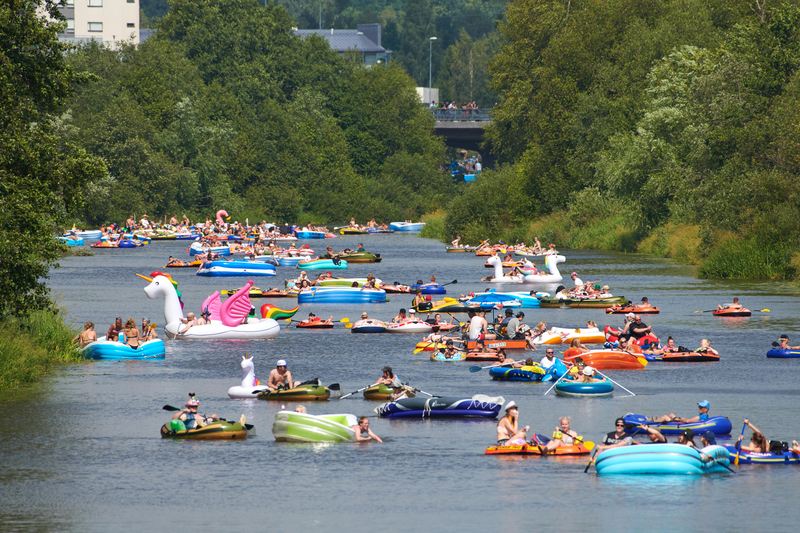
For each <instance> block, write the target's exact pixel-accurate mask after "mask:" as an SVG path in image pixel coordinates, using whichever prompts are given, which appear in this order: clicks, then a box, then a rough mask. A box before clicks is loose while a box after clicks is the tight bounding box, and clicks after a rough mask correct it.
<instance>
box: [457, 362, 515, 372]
mask: <svg viewBox="0 0 800 533" xmlns="http://www.w3.org/2000/svg"><path fill="white" fill-rule="evenodd" d="M515 362H516V361H515ZM513 364H514V363H512V362H510V361H509V362H507V363H503V364H502V365H489V366H471V367H469V371H470V372H473V373H474V372H480V371H481V370H486V369H487V368H495V367H497V368H500V367H503V366H508V365H513Z"/></svg>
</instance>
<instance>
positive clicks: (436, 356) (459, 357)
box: [431, 346, 467, 363]
mask: <svg viewBox="0 0 800 533" xmlns="http://www.w3.org/2000/svg"><path fill="white" fill-rule="evenodd" d="M442 348H444V346H442ZM466 358H467V354H466V353H465V352H456V353H454V354H453V355H452V356H451V357H445V355H444V351H442V350H436V351H433V352H431V361H442V362H445V363H455V362H458V361H464V360H466Z"/></svg>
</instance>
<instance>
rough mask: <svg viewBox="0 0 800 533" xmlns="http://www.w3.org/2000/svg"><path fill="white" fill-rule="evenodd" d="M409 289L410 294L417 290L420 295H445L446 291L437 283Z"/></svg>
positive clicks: (412, 286)
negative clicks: (420, 292)
mask: <svg viewBox="0 0 800 533" xmlns="http://www.w3.org/2000/svg"><path fill="white" fill-rule="evenodd" d="M409 289H411V292H416V291H417V290H421V291H422V294H447V289H445V288H444V287H442V286H441V285H439V284H438V283H428V284H423V285H411V287H409Z"/></svg>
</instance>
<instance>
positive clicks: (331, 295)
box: [297, 287, 386, 304]
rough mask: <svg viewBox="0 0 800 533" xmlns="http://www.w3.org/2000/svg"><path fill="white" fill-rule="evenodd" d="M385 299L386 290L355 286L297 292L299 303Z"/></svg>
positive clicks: (338, 302)
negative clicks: (362, 288)
mask: <svg viewBox="0 0 800 533" xmlns="http://www.w3.org/2000/svg"><path fill="white" fill-rule="evenodd" d="M385 301H386V291H383V290H373V289H365V290H361V289H358V288H355V287H319V288H316V287H312V288H311V289H303V290H302V291H300V292H299V293H297V303H300V304H312V303H313V304H371V303H381V302H385Z"/></svg>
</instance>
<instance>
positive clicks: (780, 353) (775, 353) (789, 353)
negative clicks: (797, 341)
mask: <svg viewBox="0 0 800 533" xmlns="http://www.w3.org/2000/svg"><path fill="white" fill-rule="evenodd" d="M767 357H770V358H775V359H790V358H794V357H800V350H776V349H772V350H770V351H768V352H767Z"/></svg>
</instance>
